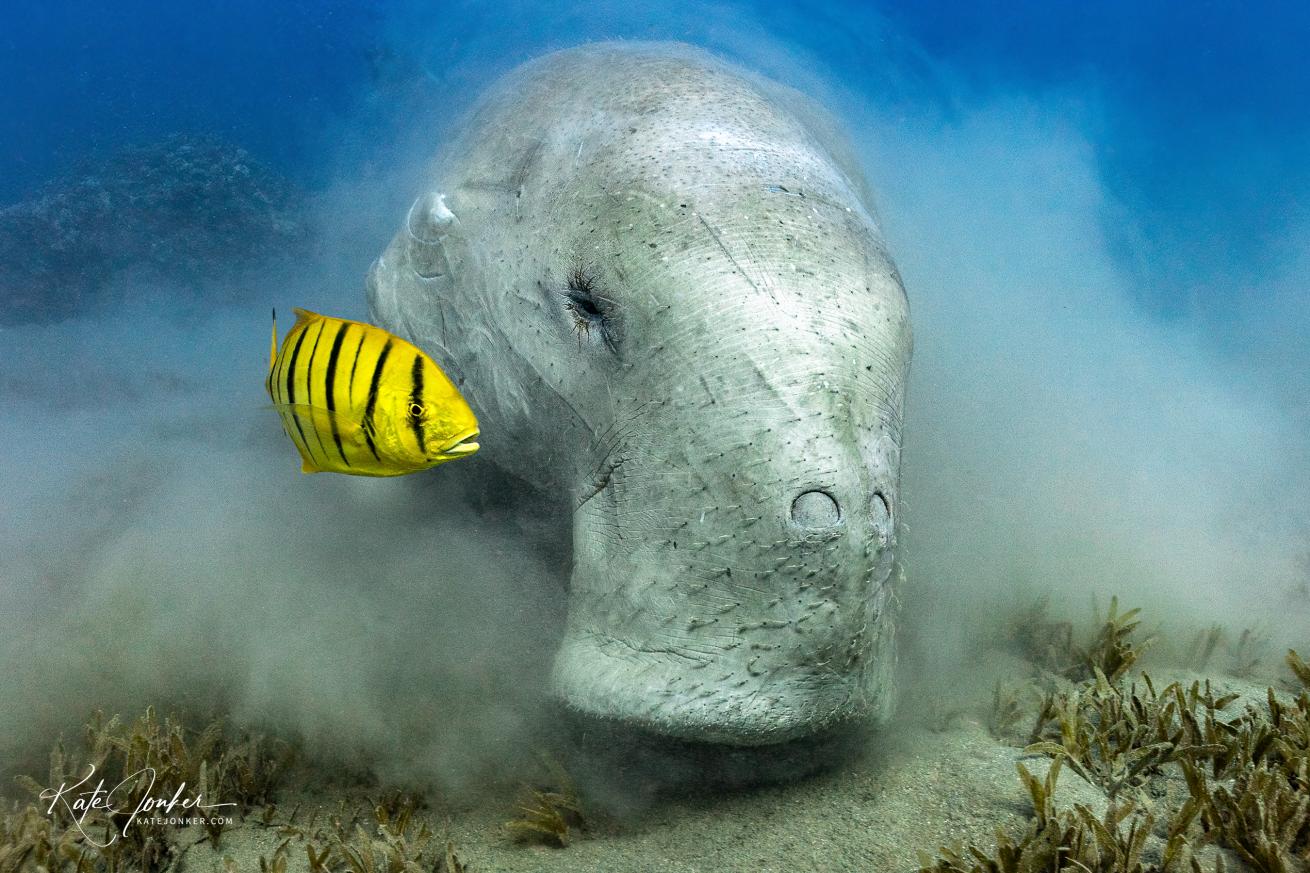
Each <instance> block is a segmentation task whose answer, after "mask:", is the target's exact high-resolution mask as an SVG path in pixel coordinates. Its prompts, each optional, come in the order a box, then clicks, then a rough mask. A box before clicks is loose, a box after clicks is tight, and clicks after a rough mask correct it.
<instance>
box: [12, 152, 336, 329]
mask: <svg viewBox="0 0 1310 873" xmlns="http://www.w3.org/2000/svg"><path fill="white" fill-rule="evenodd" d="M310 237H311V234H310V231H309V227H308V224H307V222H306V218H305V197H304V195H303V193H302V192H301V191H299V190H298V189H297V188H296V187H295V186H294V185H293V184H292V183H290V182H289V181H288V180H286V179H285V178H283V177H281V176H279V175H278V174H276V173H275V172H273V171H271V170H270V169H268V168H267V167H264V166H262V165H260V164H259V163H257V162H256V161H254V160H253V159H252V158H251V156H250V155H249V154H248V153H247V152H245V151H244V150H243V149H241V148H238V147H236V146H234V145H231V144H229V143H223V142H219V141H216V140H209V139H203V138H197V137H190V136H180V135H179V136H172V137H169V138H168V139H165V140H163V141H162V142H158V143H155V144H152V145H146V146H140V147H134V148H128V149H124V150H122V151H120V152H118V153H116V154H115V155H113V156H111V157H110V158H109V159H107V160H105V161H102V162H95V163H91V162H88V163H85V164H84V165H82V166H80V167H79V168H77V169H76V170H75V171H73V172H72V173H70V174H68V175H67V176H65V177H62V178H60V179H56V180H54V181H52V182H50V183H48V184H47V185H46V186H45V187H44V188H43V189H42V190H41V191H39V192H38V193H37V195H36V196H35V197H33V198H32V199H30V200H27V201H24V202H21V203H18V204H15V205H12V206H8V207H5V208H3V209H0V324H24V323H48V322H54V321H60V320H63V319H66V318H71V317H74V316H77V315H79V314H82V313H85V312H88V311H90V310H93V309H95V308H96V307H98V306H103V305H104V304H106V303H110V302H112V298H113V296H114V294H115V292H114V290H113V288H114V279H115V278H116V277H119V276H121V275H123V274H125V273H127V272H129V271H131V272H132V274H133V275H142V276H144V277H146V278H149V279H153V280H164V281H168V280H183V281H186V282H187V283H188V285H189V286H191V287H195V286H196V285H204V284H205V281H206V280H208V279H211V278H213V277H215V276H219V275H230V274H231V273H232V272H233V271H239V270H241V269H243V268H247V267H249V266H250V265H252V264H255V263H259V262H261V261H263V260H266V259H268V258H270V257H273V256H280V255H284V254H287V253H289V252H290V251H295V250H303V249H304V248H305V247H306V246H307V245H308V243H309V241H310Z"/></svg>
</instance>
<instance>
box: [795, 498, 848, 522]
mask: <svg viewBox="0 0 1310 873" xmlns="http://www.w3.org/2000/svg"><path fill="white" fill-rule="evenodd" d="M791 520H792V521H794V522H796V524H798V525H800V526H801V527H804V528H809V529H811V530H822V529H824V528H828V527H832V526H833V525H835V524H837V522H838V521H840V520H841V509H840V508H839V507H838V506H837V501H836V500H835V499H833V496H832V495H831V494H829V493H828V492H826V491H806V492H805V493H804V494H802V495H801V496H800V497H797V498H796V499H795V500H793V501H792V504H791Z"/></svg>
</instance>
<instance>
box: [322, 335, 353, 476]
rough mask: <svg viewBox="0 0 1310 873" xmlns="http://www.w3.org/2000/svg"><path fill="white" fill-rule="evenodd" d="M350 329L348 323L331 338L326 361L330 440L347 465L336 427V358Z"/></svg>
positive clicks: (339, 433) (348, 462)
mask: <svg viewBox="0 0 1310 873" xmlns="http://www.w3.org/2000/svg"><path fill="white" fill-rule="evenodd" d="M349 330H350V325H348V324H346V325H343V326H342V327H341V329H340V330H338V331H337V336H336V339H334V340H332V351H331V353H329V354H328V362H327V376H326V377H325V378H326V381H327V408H328V412H330V413H333V414H332V415H330V416H328V417H329V419H331V421H332V441H333V442H335V443H336V444H337V454H339V455H341V460H342V461H343V462H344V463H345V465H346V466H347V467H349V466H350V459H349V458H347V457H346V450H345V449H344V448H342V446H341V431H339V430H338V429H337V417H336V414H335V413H336V410H337V385H336V378H337V358H338V357H340V355H341V343H342V341H343V340H344V339H345V338H346V333H347V332H348V331H349Z"/></svg>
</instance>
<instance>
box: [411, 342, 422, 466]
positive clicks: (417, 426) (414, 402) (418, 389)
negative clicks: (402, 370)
mask: <svg viewBox="0 0 1310 873" xmlns="http://www.w3.org/2000/svg"><path fill="white" fill-rule="evenodd" d="M409 377H410V383H411V384H410V389H409V403H410V407H411V408H412V407H414V406H418V407H419V408H422V406H423V356H422V355H415V356H414V365H413V366H412V367H411V368H410V371H409ZM409 426H410V427H412V428H413V429H414V439H416V440H418V451H419V454H420V455H421V454H424V451H423V418H422V416H420V415H414V414H413V413H412V412H411V413H410V415H409Z"/></svg>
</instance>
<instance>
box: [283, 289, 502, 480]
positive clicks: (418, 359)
mask: <svg viewBox="0 0 1310 873" xmlns="http://www.w3.org/2000/svg"><path fill="white" fill-rule="evenodd" d="M265 387H266V388H267V389H268V396H269V397H271V398H273V406H274V408H276V409H277V411H278V413H279V414H280V415H281V416H282V427H283V428H284V429H285V430H286V432H287V436H289V437H291V441H292V442H293V443H295V444H296V448H297V449H299V450H300V457H301V459H302V460H303V461H304V465H303V466H302V467H301V470H303V471H304V472H306V473H321V472H325V471H326V472H331V473H348V474H350V475H352V476H403V475H404V474H406V473H416V472H418V471H419V470H426V469H427V468H428V467H435V466H436V465H437V464H444V463H445V462H446V461H453V460H455V459H456V458H463V457H465V456H466V455H471V454H473V453H474V452H476V451H477V450H478V444H477V443H475V442H473V440H474V438H476V437H477V435H478V420H477V419H476V418H475V417H474V416H473V410H472V409H469V405H468V404H467V403H466V402H464V398H463V397H462V396H461V395H460V393H459V389H457V388H456V387H455V385H454V383H452V382H451V381H450V379H448V378H447V377H446V374H445V373H443V372H441V368H440V367H438V366H437V365H436V364H435V363H433V361H432V359H431V358H429V357H428V356H427V355H426V354H424V353H423V352H422V351H421V350H420V349H419V348H418V347H416V346H414V345H413V344H411V343H408V342H406V341H405V340H403V339H401V338H400V337H398V336H394V335H392V334H390V333H388V332H387V331H385V330H383V329H382V328H380V327H374V326H373V325H371V324H363V323H361V322H358V321H347V320H345V319H343V318H330V317H328V316H325V315H319V314H318V313H316V312H308V311H306V310H304V309H297V310H296V323H295V325H294V326H293V327H292V328H291V330H289V331H288V332H287V335H286V337H285V338H284V339H283V340H282V350H281V351H278V344H277V313H276V312H275V313H273V344H272V348H271V349H270V351H269V365H268V379H267V380H266V381H265Z"/></svg>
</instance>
